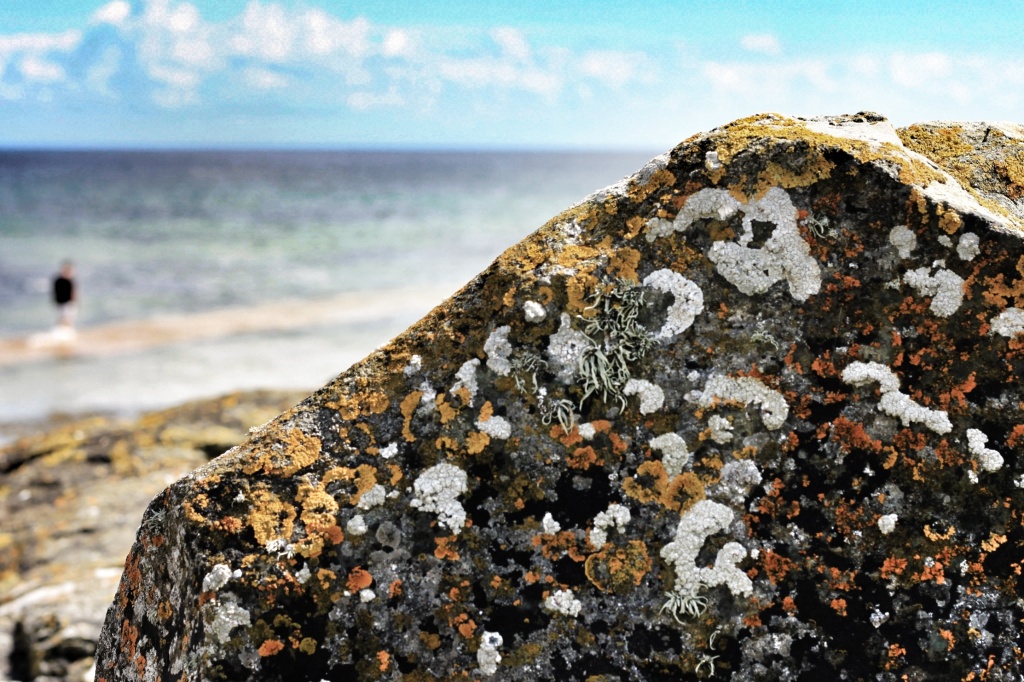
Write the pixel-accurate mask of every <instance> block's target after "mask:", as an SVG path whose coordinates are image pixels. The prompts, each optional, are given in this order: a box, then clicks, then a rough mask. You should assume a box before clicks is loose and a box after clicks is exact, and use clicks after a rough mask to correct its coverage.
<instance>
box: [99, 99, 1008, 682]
mask: <svg viewBox="0 0 1024 682" xmlns="http://www.w3.org/2000/svg"><path fill="white" fill-rule="evenodd" d="M1022 162H1024V128H1021V127H1020V126H1013V125H975V124H963V125H961V124H944V123H937V124H923V125H918V126H912V127H910V128H907V129H903V130H899V131H897V130H894V129H893V128H892V127H891V126H890V125H889V124H888V123H887V122H886V121H885V120H884V119H883V118H881V117H880V116H877V115H874V114H858V115H855V116H841V117H832V118H822V119H794V118H787V117H783V116H778V115H765V116H758V117H754V118H750V119H745V120H741V121H737V122H735V123H732V124H730V125H728V126H725V127H722V128H719V129H715V130H713V131H711V132H709V133H706V134H702V135H698V136H695V137H693V138H691V139H689V140H687V141H685V142H684V143H682V144H681V145H679V146H678V147H677V148H676V149H674V150H673V151H672V152H671V153H668V154H666V155H664V156H661V157H659V158H657V159H655V160H654V161H652V162H651V163H650V164H649V165H648V166H646V167H645V168H643V169H642V170H641V171H639V172H638V173H637V174H636V175H635V176H633V177H631V178H628V179H627V180H625V181H623V182H621V183H620V184H618V185H615V186H613V187H610V188H608V189H606V190H603V191H601V192H598V193H596V194H594V195H592V196H591V197H589V198H587V199H586V200H585V201H583V202H582V203H580V204H579V205H577V206H575V207H573V208H571V209H569V210H568V211H566V212H565V213H563V214H561V215H559V216H557V217H556V218H554V219H553V220H552V221H550V222H549V223H548V224H547V225H545V226H544V227H543V228H541V229H540V230H539V231H538V232H536V233H535V234H534V235H532V236H531V237H529V238H528V239H526V240H524V241H523V242H521V243H520V244H518V245H517V246H515V247H513V248H511V249H509V250H508V251H507V252H506V253H505V254H503V255H502V256H501V257H500V258H499V259H498V260H497V261H495V263H494V264H493V265H492V266H491V267H490V268H489V269H488V270H486V271H485V272H484V273H482V274H481V275H480V276H479V277H478V278H476V279H474V280H473V281H472V282H470V283H469V284H468V285H467V286H466V287H465V288H464V289H463V290H462V291H460V292H459V293H458V294H456V295H455V296H454V297H453V298H452V299H450V300H448V301H446V302H445V303H444V304H443V305H441V306H440V307H438V308H437V309H436V310H434V311H433V312H432V313H431V314H430V315H428V316H427V317H426V318H424V319H423V320H422V321H421V322H419V323H417V324H416V325H414V326H413V327H412V328H410V329H409V330H408V331H406V332H405V333H404V334H402V335H400V336H399V337H398V338H396V339H395V340H394V341H393V342H392V343H391V344H389V345H388V346H386V347H383V348H381V349H379V350H378V351H377V352H375V353H374V354H373V355H371V356H370V357H368V358H367V359H366V360H365V361H364V362H362V363H361V364H358V365H356V366H355V367H353V368H352V369H350V370H349V371H347V372H346V373H344V374H342V375H341V376H339V377H338V379H336V380H335V381H334V382H332V383H331V384H329V385H328V386H326V387H324V388H323V389H321V390H320V391H319V392H317V393H316V394H314V395H313V396H311V397H310V398H309V399H307V400H306V401H304V402H303V403H302V404H300V405H299V406H298V407H296V408H294V409H293V410H291V411H289V412H287V413H285V414H283V415H282V416H280V417H279V418H278V419H276V420H275V421H273V422H272V423H269V424H267V425H266V426H265V427H264V428H262V429H261V430H259V431H258V432H255V433H254V434H253V435H252V436H250V437H249V438H248V439H247V440H246V441H245V442H244V443H242V444H241V445H239V446H238V447H236V448H234V449H232V450H231V451H229V452H228V453H225V454H224V455H222V456H221V457H219V458H217V459H216V460H214V461H212V462H210V463H209V464H206V465H204V466H202V467H200V468H199V469H198V470H196V471H194V472H193V473H191V474H189V475H188V476H186V477H185V478H183V479H182V480H180V481H179V482H177V483H176V484H175V485H173V486H171V487H170V488H168V489H167V490H165V491H164V492H163V493H162V494H161V495H160V496H159V497H157V498H156V499H155V500H154V501H153V503H152V504H151V505H150V507H149V509H148V511H147V513H146V516H145V518H144V520H143V523H142V527H141V528H140V529H139V532H138V536H137V540H136V543H135V546H134V548H133V549H132V552H131V554H130V555H129V557H128V559H127V562H126V566H125V572H124V574H123V576H122V579H121V583H120V586H119V588H118V592H117V596H116V598H115V599H114V603H113V605H112V606H111V608H110V610H109V612H108V614H107V619H106V623H105V626H104V630H103V636H102V640H101V643H100V647H99V651H98V655H97V671H96V676H97V679H99V680H107V681H108V682H113V681H114V680H118V681H120V680H157V679H161V680H178V679H196V680H198V679H204V680H244V679H253V680H297V679H301V680H314V681H316V680H321V679H331V680H340V679H363V680H374V679H381V680H399V679H403V680H432V679H452V680H454V679H483V678H487V677H489V676H493V677H494V679H501V680H537V679H542V680H561V679H576V680H678V679H707V678H709V677H712V676H714V677H716V678H720V679H724V678H729V679H735V680H791V679H792V680H796V679H801V680H824V679H849V680H855V679H871V680H903V679H906V680H925V679H941V680H950V679H963V680H971V679H990V680H1011V679H1013V680H1015V679H1020V678H1021V676H1022V675H1024V666H1022V664H1021V658H1022V656H1024V653H1022V649H1024V642H1022V641H1021V639H1022V636H1021V631H1020V623H1021V622H1022V619H1024V602H1022V600H1021V598H1020V594H1021V593H1022V589H1021V588H1022V585H1021V580H1022V578H1021V570H1022V562H1024V544H1022V543H1024V528H1022V510H1024V490H1022V488H1021V486H1022V485H1024V461H1021V456H1020V453H1021V446H1022V444H1024V395H1022V392H1021V389H1020V385H1019V384H1020V381H1019V377H1020V376H1021V375H1022V373H1024V336H1021V332H1024V242H1022V239H1021V230H1022V229H1024V199H1022V187H1024V172H1022Z"/></svg>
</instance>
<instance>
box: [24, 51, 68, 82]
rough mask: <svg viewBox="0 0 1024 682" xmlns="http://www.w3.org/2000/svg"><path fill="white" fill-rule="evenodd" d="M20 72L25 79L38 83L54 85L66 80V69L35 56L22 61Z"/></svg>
mask: <svg viewBox="0 0 1024 682" xmlns="http://www.w3.org/2000/svg"><path fill="white" fill-rule="evenodd" d="M20 71H21V73H22V75H23V76H25V78H27V79H28V80H30V81H36V82H37V83H53V82H56V81H60V80H64V69H63V68H62V67H61V66H60V65H58V64H54V63H53V62H48V61H46V60H44V59H42V58H40V57H37V56H35V55H29V56H28V57H25V58H24V59H22V60H21V64H20Z"/></svg>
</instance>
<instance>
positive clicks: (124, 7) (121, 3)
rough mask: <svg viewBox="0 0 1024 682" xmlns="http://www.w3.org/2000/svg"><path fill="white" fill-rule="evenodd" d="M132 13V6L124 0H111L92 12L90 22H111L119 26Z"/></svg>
mask: <svg viewBox="0 0 1024 682" xmlns="http://www.w3.org/2000/svg"><path fill="white" fill-rule="evenodd" d="M131 13H132V6H131V5H130V4H128V3H127V2H126V1H125V0H113V2H108V3H107V4H105V5H103V6H102V7H100V8H99V9H98V10H96V11H95V12H93V15H92V17H91V18H90V19H89V23H90V24H113V25H114V26H121V25H122V24H124V22H125V20H126V19H128V17H129V16H130V15H131Z"/></svg>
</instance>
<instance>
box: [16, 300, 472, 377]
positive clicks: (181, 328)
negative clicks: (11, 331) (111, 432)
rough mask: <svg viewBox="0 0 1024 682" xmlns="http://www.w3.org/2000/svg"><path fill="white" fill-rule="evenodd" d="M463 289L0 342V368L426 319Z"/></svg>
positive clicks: (286, 304) (161, 319)
mask: <svg viewBox="0 0 1024 682" xmlns="http://www.w3.org/2000/svg"><path fill="white" fill-rule="evenodd" d="M463 285H464V283H459V284H455V283H447V284H436V285H429V286H425V287H402V288H399V289H385V290H377V291H363V292H349V293H344V294H338V295H335V296H331V297H329V298H320V299H312V300H294V299H285V300H280V301H273V302H270V303H265V304H263V305H259V306H249V307H233V308H220V309H216V310H209V311H204V312H197V313H180V314H178V313H176V314H166V315H157V316H154V317H151V318H146V319H140V320H125V321H120V322H112V323H108V324H103V325H97V326H94V327H83V328H80V329H77V330H74V331H70V330H63V329H60V328H53V329H51V330H48V331H43V332H36V333H34V334H29V335H22V336H11V337H0V367H9V366H12V365H21V364H26V363H34V362H41V361H45V360H50V359H55V358H88V357H104V356H111V355H119V354H123V353H132V352H138V351H143V350H148V349H152V348H157V347H160V346H167V345H173V344H184V343H190V342H195V341H207V340H213V339H220V338H225V337H229V336H237V335H241V334H256V333H261V332H284V331H290V330H296V329H303V328H312V327H318V326H329V325H342V324H360V323H367V322H373V321H374V320H381V319H385V318H389V317H395V316H405V315H408V314H409V313H410V312H416V311H422V313H421V315H425V314H426V313H427V312H429V311H430V310H432V309H433V308H434V307H435V306H437V305H439V304H440V303H441V302H442V301H444V300H445V299H447V298H448V297H449V296H451V295H452V294H454V293H455V292H456V291H458V290H459V288H460V287H461V286H463Z"/></svg>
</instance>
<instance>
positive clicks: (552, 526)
mask: <svg viewBox="0 0 1024 682" xmlns="http://www.w3.org/2000/svg"><path fill="white" fill-rule="evenodd" d="M540 528H541V530H542V531H544V532H545V533H546V534H547V535H554V534H555V533H557V532H558V531H560V530H562V524H560V523H559V522H558V521H555V517H553V516H552V515H551V512H547V513H545V514H544V518H543V519H541V520H540Z"/></svg>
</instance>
